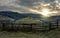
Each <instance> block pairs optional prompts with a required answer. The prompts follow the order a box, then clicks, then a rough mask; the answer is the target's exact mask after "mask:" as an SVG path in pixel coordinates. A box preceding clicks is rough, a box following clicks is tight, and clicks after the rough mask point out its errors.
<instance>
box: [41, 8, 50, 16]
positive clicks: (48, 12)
mask: <svg viewBox="0 0 60 38" xmlns="http://www.w3.org/2000/svg"><path fill="white" fill-rule="evenodd" d="M50 13H51V12H50V10H49V9H42V11H41V14H42V15H43V16H49V14H50Z"/></svg>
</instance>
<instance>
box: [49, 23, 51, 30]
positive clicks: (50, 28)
mask: <svg viewBox="0 0 60 38" xmlns="http://www.w3.org/2000/svg"><path fill="white" fill-rule="evenodd" d="M51 25H52V24H51V22H49V30H51Z"/></svg>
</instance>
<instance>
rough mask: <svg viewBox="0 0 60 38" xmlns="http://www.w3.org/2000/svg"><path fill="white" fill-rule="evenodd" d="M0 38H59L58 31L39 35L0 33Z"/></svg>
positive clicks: (59, 33) (59, 32)
mask: <svg viewBox="0 0 60 38" xmlns="http://www.w3.org/2000/svg"><path fill="white" fill-rule="evenodd" d="M0 38H60V30H58V29H55V30H51V31H49V32H39V33H33V32H19V31H18V32H7V31H0Z"/></svg>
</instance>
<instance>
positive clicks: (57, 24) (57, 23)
mask: <svg viewBox="0 0 60 38" xmlns="http://www.w3.org/2000/svg"><path fill="white" fill-rule="evenodd" d="M57 28H58V19H57Z"/></svg>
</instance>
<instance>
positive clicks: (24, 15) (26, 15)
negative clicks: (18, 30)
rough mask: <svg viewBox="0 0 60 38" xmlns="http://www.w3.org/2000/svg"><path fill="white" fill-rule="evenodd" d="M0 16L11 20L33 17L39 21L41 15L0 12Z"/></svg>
mask: <svg viewBox="0 0 60 38" xmlns="http://www.w3.org/2000/svg"><path fill="white" fill-rule="evenodd" d="M0 15H3V16H8V17H10V18H13V19H16V20H18V19H21V18H25V17H33V18H38V19H40V18H41V16H42V15H40V14H32V13H17V12H12V11H0Z"/></svg>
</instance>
